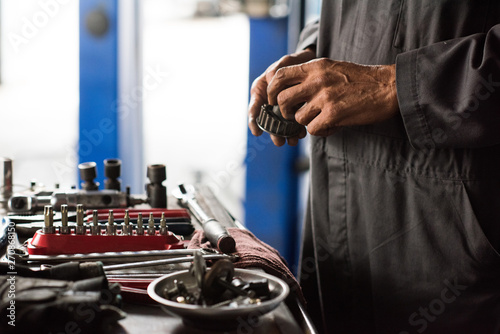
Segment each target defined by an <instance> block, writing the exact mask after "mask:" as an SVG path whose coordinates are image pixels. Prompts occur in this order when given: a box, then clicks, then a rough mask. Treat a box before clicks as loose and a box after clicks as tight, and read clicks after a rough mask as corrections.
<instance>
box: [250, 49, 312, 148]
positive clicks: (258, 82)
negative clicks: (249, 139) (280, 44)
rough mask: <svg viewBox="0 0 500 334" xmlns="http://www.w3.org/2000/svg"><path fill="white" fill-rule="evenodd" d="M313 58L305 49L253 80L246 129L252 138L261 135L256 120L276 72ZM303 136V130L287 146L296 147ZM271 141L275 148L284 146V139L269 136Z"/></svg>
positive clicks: (310, 51) (285, 58)
mask: <svg viewBox="0 0 500 334" xmlns="http://www.w3.org/2000/svg"><path fill="white" fill-rule="evenodd" d="M315 56H316V53H315V51H314V50H312V49H306V50H303V51H301V52H298V53H294V54H291V55H287V56H284V57H282V58H281V59H280V60H278V61H276V62H275V63H273V64H272V65H271V66H269V67H268V69H267V70H266V71H265V72H264V73H262V74H261V75H260V76H259V77H258V78H257V79H255V80H254V82H253V83H252V88H251V89H250V105H249V106H248V127H249V128H250V131H251V132H252V134H253V135H254V136H260V135H261V134H262V130H261V129H260V128H259V127H258V125H257V123H256V120H257V116H259V112H260V107H261V106H262V105H263V104H264V103H268V100H267V89H268V84H269V82H271V80H272V78H273V77H274V75H275V73H276V71H278V70H279V69H280V68H283V67H286V66H291V65H297V64H302V63H305V62H307V61H309V60H311V59H314V58H315ZM305 135H306V130H305V129H304V130H303V131H302V132H301V134H300V135H299V136H298V137H293V138H288V144H289V145H292V146H294V145H297V143H298V141H299V138H304V137H305ZM271 139H272V140H273V143H274V144H275V145H276V146H282V145H283V144H285V138H282V137H277V136H273V135H271Z"/></svg>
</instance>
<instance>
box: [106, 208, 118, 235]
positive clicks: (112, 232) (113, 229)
mask: <svg viewBox="0 0 500 334" xmlns="http://www.w3.org/2000/svg"><path fill="white" fill-rule="evenodd" d="M106 231H107V234H108V235H115V234H116V226H115V218H114V216H113V210H109V216H108V226H107V229H106Z"/></svg>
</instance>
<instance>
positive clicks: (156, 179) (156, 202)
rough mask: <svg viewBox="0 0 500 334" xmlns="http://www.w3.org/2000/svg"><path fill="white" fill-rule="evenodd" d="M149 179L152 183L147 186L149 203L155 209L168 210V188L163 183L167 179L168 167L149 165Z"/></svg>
mask: <svg viewBox="0 0 500 334" xmlns="http://www.w3.org/2000/svg"><path fill="white" fill-rule="evenodd" d="M147 177H148V179H149V181H150V182H151V183H149V184H147V185H146V193H147V196H148V203H149V204H150V205H151V207H153V208H166V207H167V188H166V187H165V186H164V185H163V184H162V183H163V181H165V180H166V179H167V167H166V166H165V165H161V164H156V165H149V166H148V171H147Z"/></svg>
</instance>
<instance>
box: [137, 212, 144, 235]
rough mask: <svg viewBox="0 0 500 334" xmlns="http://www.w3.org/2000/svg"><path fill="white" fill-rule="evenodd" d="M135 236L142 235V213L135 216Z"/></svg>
mask: <svg viewBox="0 0 500 334" xmlns="http://www.w3.org/2000/svg"><path fill="white" fill-rule="evenodd" d="M137 235H144V227H143V226H142V213H141V212H139V213H138V214H137Z"/></svg>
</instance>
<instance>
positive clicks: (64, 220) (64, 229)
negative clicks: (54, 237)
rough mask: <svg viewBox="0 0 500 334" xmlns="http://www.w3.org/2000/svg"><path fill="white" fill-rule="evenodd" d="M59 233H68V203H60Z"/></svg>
mask: <svg viewBox="0 0 500 334" xmlns="http://www.w3.org/2000/svg"><path fill="white" fill-rule="evenodd" d="M60 232H61V234H69V232H70V229H69V226H68V205H67V204H62V205H61V229H60Z"/></svg>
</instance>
